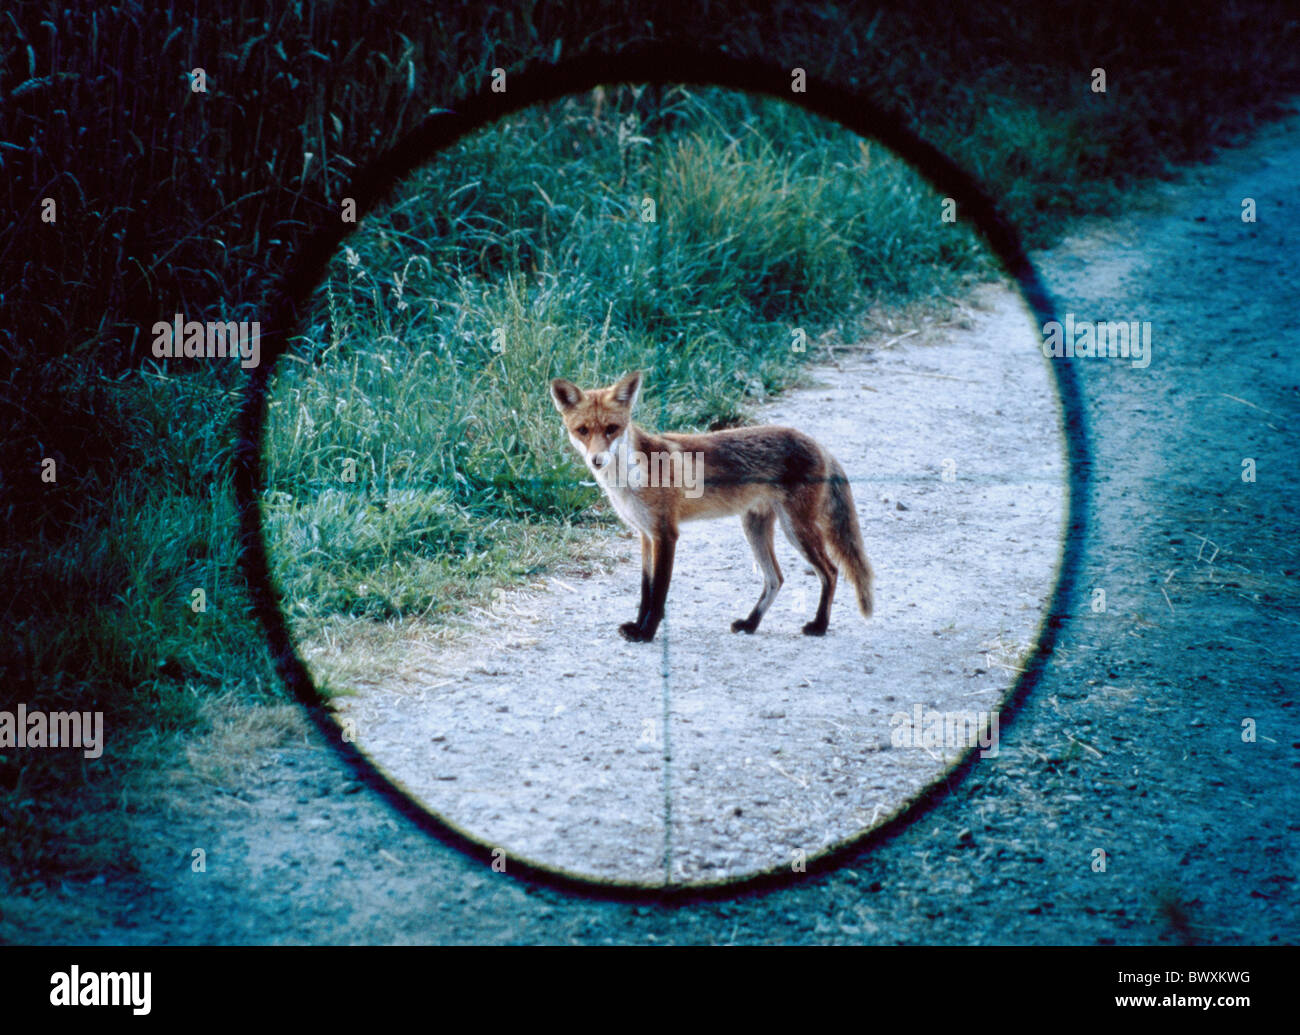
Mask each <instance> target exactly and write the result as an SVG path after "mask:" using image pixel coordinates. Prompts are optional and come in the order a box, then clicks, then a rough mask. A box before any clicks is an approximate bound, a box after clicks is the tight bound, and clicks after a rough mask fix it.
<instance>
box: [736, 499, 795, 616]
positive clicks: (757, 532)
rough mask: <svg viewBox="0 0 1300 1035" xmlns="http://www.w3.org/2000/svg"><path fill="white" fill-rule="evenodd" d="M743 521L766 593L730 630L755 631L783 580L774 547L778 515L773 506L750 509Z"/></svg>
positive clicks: (764, 592)
mask: <svg viewBox="0 0 1300 1035" xmlns="http://www.w3.org/2000/svg"><path fill="white" fill-rule="evenodd" d="M740 521H741V525H742V527H743V528H744V530H745V538H746V539H748V540H749V546H750V549H752V550H753V551H754V560H755V561H757V562H758V570H759V571H761V572H762V573H763V593H762V595H761V596H760V597H759V598H758V602H757V603H756V604H755V605H754V609H753V610H752V611H750V612H749V617H747V618H737V619H736V620H735V621H734V622H732V623H731V631H732V632H734V633H735V632H744V633H752V632H753V631H754V630H755V629H757V628H758V623H759V622H761V621H762V620H763V615H765V614H766V613H767V609H768V608H769V607H771V606H772V601H773V600H775V599H776V594H777V591H778V590H779V589H780V588H781V583H782V582H783V581H784V580H783V579H782V578H781V568H780V566H779V565H778V564H777V563H776V551H774V550H773V549H772V538H773V536H772V533H773V531H774V530H775V528H776V514H775V513H774V512H773V511H772V510H771V509H770V508H769V509H767V510H751V511H748V512H746V514H745V515H744V516H743V517H742V518H741V519H740Z"/></svg>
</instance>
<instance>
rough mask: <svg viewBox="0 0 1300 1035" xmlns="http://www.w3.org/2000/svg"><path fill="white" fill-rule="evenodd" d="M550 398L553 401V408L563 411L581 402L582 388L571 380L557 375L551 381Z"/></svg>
mask: <svg viewBox="0 0 1300 1035" xmlns="http://www.w3.org/2000/svg"><path fill="white" fill-rule="evenodd" d="M551 399H552V401H553V402H554V403H555V408H556V409H557V410H559V411H560V412H561V413H563V412H564V411H565V410H571V409H573V408H574V407H575V406H577V405H578V403H580V402H582V389H581V388H579V387H578V386H577V385H575V384H574V383H573V382H572V381H566V380H564V378H562V377H557V378H556V379H555V380H554V381H552V382H551Z"/></svg>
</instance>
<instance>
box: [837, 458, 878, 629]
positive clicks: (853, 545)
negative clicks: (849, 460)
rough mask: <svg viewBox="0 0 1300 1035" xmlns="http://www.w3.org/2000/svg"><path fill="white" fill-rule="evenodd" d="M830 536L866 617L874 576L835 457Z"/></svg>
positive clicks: (847, 485) (840, 469)
mask: <svg viewBox="0 0 1300 1035" xmlns="http://www.w3.org/2000/svg"><path fill="white" fill-rule="evenodd" d="M828 482H829V484H828V488H829V489H830V536H829V540H830V541H829V543H828V545H829V547H830V553H831V556H832V557H833V558H834V560H835V563H836V564H838V565H839V566H840V568H841V569H842V570H843V571H844V573H845V574H846V575H847V576H848V579H849V581H850V582H851V583H853V588H854V589H855V590H857V593H858V609H859V610H860V611H861V612H862V614H863V617H865V618H870V617H871V611H872V607H873V599H872V590H871V584H872V581H873V579H874V578H875V576H874V575H873V573H872V571H871V562H870V561H869V560H867V550H866V547H865V546H863V545H862V529H861V528H859V527H858V512H857V510H856V508H855V507H854V506H853V493H851V492H850V491H849V479H848V477H847V476H846V475H845V473H844V468H843V467H841V466H840V463H839V461H838V460H832V461H831V476H830V478H829V479H828Z"/></svg>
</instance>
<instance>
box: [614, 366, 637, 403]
mask: <svg viewBox="0 0 1300 1035" xmlns="http://www.w3.org/2000/svg"><path fill="white" fill-rule="evenodd" d="M613 391H614V401H615V402H616V403H619V404H620V405H622V406H626V407H627V408H628V409H629V410H630V409H632V407H633V406H635V405H636V399H637V396H638V395H640V394H641V371H639V370H633V371H632V372H631V373H630V374H624V375H623V377H622V380H620V381H619V382H618V384H616V385H615V386H614V389H613Z"/></svg>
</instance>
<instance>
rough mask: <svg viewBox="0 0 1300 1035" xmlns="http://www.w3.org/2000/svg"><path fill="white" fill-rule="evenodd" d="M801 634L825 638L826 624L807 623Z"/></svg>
mask: <svg viewBox="0 0 1300 1035" xmlns="http://www.w3.org/2000/svg"><path fill="white" fill-rule="evenodd" d="M803 634H804V635H805V636H825V635H826V623H825V622H809V623H808V624H807V625H805V626H804V627H803Z"/></svg>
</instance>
